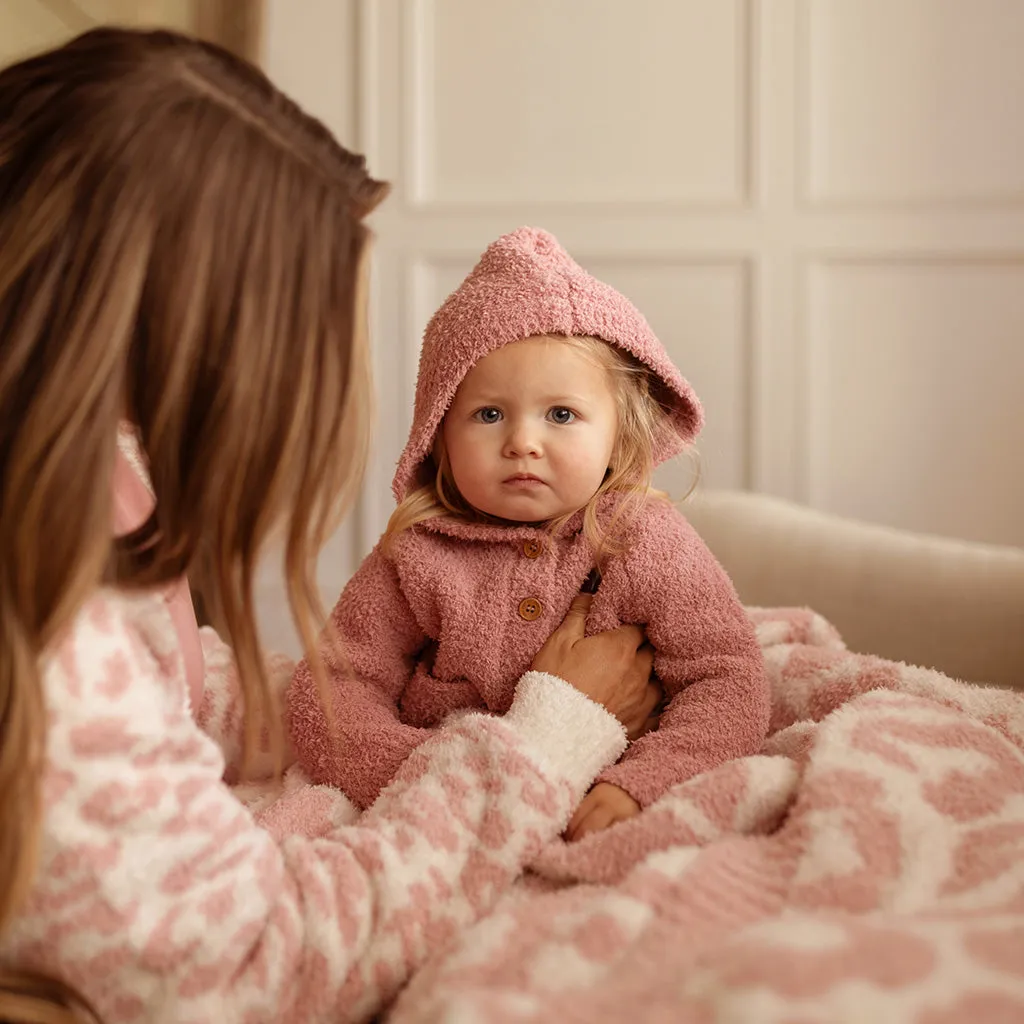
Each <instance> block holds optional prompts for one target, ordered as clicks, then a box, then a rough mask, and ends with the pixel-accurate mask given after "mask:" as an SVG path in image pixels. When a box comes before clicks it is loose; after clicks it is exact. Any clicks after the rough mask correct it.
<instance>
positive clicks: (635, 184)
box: [0, 0, 1024, 642]
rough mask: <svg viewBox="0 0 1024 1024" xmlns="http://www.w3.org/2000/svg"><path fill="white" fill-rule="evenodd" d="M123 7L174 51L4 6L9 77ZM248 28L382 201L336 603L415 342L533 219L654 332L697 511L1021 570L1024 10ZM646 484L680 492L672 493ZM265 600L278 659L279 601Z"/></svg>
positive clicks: (608, 13)
mask: <svg viewBox="0 0 1024 1024" xmlns="http://www.w3.org/2000/svg"><path fill="white" fill-rule="evenodd" d="M240 2H242V3H243V4H244V3H245V0H240ZM254 2H256V0H254ZM141 8H147V10H146V12H144V17H145V18H148V19H149V20H158V21H164V22H167V23H171V24H174V23H176V22H175V19H176V18H178V19H180V18H183V17H187V11H186V9H187V8H188V4H187V3H186V2H185V0H179V2H177V3H175V2H174V0H161V2H151V3H148V4H147V3H134V4H132V3H130V2H128V0H106V2H104V0H80V2H78V3H73V2H70V0H49V2H43V0H4V2H3V4H2V5H0V60H3V59H4V57H5V56H7V55H11V56H13V55H14V54H15V52H16V51H17V50H18V48H19V47H20V48H21V49H22V51H25V50H28V49H29V48H36V47H38V46H39V45H46V44H47V42H48V38H49V37H47V35H46V34H47V33H48V32H49V33H51V34H52V33H53V32H62V31H63V32H69V31H72V30H77V28H78V27H79V26H77V25H75V24H74V23H73V22H74V17H75V15H74V12H75V11H76V10H85V11H86V13H87V14H88V15H89V16H90V17H94V16H99V17H109V18H112V19H117V20H125V18H126V17H131V16H132V11H134V12H138V11H139V10H141ZM150 8H152V10H149V9H150ZM157 8H159V10H157ZM126 12H127V13H126ZM263 14H264V25H263V62H264V65H265V67H266V68H267V70H268V72H269V73H270V74H271V76H272V77H274V78H275V79H276V80H277V81H278V82H279V83H280V84H281V85H282V86H283V87H284V88H285V89H286V90H288V91H290V92H291V93H292V94H293V95H294V96H295V97H296V99H298V100H299V101H300V102H301V103H303V104H304V105H305V106H307V107H308V108H309V109H311V110H313V111H314V112H316V113H317V114H318V115H319V116H321V117H322V118H323V119H324V120H325V121H326V122H327V123H328V125H329V126H330V127H331V128H333V129H334V130H335V131H336V133H337V134H338V135H339V137H340V138H341V139H342V140H343V141H346V142H347V143H349V144H350V145H352V146H353V147H355V148H358V149H361V150H363V151H364V152H366V153H367V155H368V158H369V161H370V164H371V167H372V169H373V170H374V172H375V173H377V174H378V175H381V176H384V177H387V178H389V179H391V180H392V181H393V182H394V183H395V194H394V196H393V197H392V199H391V200H390V201H389V202H388V204H387V205H386V207H385V208H384V209H383V210H382V211H380V213H379V214H378V215H377V216H376V217H375V224H374V226H375V228H376V231H377V234H378V242H377V248H376V255H375V272H376V276H375V283H374V297H373V310H372V320H373V332H374V348H375V358H376V363H377V388H378V393H379V394H378V398H379V405H380V415H379V424H378V429H377V433H376V437H377V447H376V451H375V455H374V460H373V464H372V466H371V471H370V474H369V478H368V480H367V485H366V488H365V494H364V498H363V501H362V503H361V505H360V508H359V509H358V510H357V512H356V513H355V514H354V515H353V516H352V517H351V518H350V521H349V522H348V523H347V524H346V527H345V529H344V530H343V531H342V533H341V534H339V536H338V537H337V538H335V540H334V541H333V542H332V544H331V546H330V547H329V549H328V550H327V551H326V552H325V554H324V558H323V559H322V562H321V582H322V585H323V588H324V593H325V596H326V597H327V599H328V601H332V600H333V598H334V597H335V595H336V594H337V592H338V591H339V589H340V588H341V586H342V585H343V583H344V581H345V580H346V579H347V577H348V575H349V573H350V572H351V570H352V567H353V566H354V564H356V562H357V560H358V558H359V557H361V555H362V554H363V553H365V551H366V550H367V549H368V547H369V545H370V544H372V543H373V541H374V540H375V539H376V537H377V536H378V534H379V533H380V530H381V529H382V527H383V524H384V522H385V521H386V518H387V514H388V512H389V510H390V497H389V493H388V482H389V480H390V476H391V468H392V466H393V464H394V460H395V458H396V457H397V455H398V452H399V450H400V448H401V445H402V443H403V441H404V436H405V433H406V430H407V427H408V422H409V417H410V413H411V395H412V387H413V381H414V378H415V370H416V358H417V350H418V345H419V338H420V333H421V331H422V328H423V325H424V323H425V322H426V319H427V318H428V316H429V314H430V312H431V311H432V310H433V309H434V308H435V306H436V305H437V304H438V303H439V302H440V301H441V299H442V298H443V297H444V295H445V294H446V293H447V292H448V291H449V290H450V289H451V288H452V287H453V286H454V285H455V284H456V283H457V281H458V280H459V279H460V277H461V276H462V275H463V274H464V273H465V271H466V270H468V269H469V267H470V266H471V265H472V263H473V261H474V260H475V258H476V256H477V255H478V253H479V251H480V250H481V249H482V248H483V246H484V245H485V244H486V243H487V242H488V241H490V240H491V239H492V238H494V237H495V236H497V235H498V234H500V233H501V232H504V231H506V230H509V229H511V228H513V227H516V226H518V225H519V224H523V223H533V224H539V225H542V226H544V227H547V228H550V229H551V230H553V231H554V232H555V233H556V234H558V235H559V237H560V238H561V240H562V241H563V242H564V243H565V244H566V245H567V246H568V247H569V248H570V250H571V251H572V252H573V253H574V255H576V257H577V258H578V259H579V260H580V261H581V262H582V263H584V265H586V266H588V267H590V268H591V269H592V270H594V272H596V273H597V274H599V275H600V276H603V277H604V278H606V279H607V280H608V281H610V282H611V283H612V284H614V285H616V286H617V287H619V288H621V289H622V290H623V291H625V292H626V293H627V294H629V295H630V296H631V297H632V298H633V299H634V300H635V301H636V302H637V304H638V305H639V306H640V308H641V309H642V310H643V311H644V312H645V313H646V314H647V316H648V318H649V319H650V321H651V323H652V324H653V326H654V328H655V330H656V331H658V333H659V334H660V335H661V337H662V338H663V339H664V340H665V342H666V344H667V345H668V347H669V349H670V351H671V352H672V354H673V356H674V357H675V359H676V360H677V362H678V363H679V365H680V366H681V367H682V369H683V371H684V373H685V374H686V375H687V376H688V377H689V378H690V379H691V380H692V382H693V383H694V385H695V387H696V388H697V390H698V392H699V393H700V395H701V397H702V398H703V400H704V402H705V405H706V407H707V412H708V427H707V430H706V433H705V435H704V437H703V440H702V442H701V445H700V448H701V453H702V457H703V465H704V470H703V474H704V482H705V484H706V485H707V486H715V487H743V488H750V489H755V490H761V491H766V492H769V493H773V494H777V495H781V496H784V497H789V498H794V499H797V500H799V501H803V502H806V503H808V504H810V505H812V506H815V507H818V508H821V509H825V510H829V511H835V512H839V513H844V514H850V515H855V516H860V517H863V518H866V519H869V520H874V521H877V522H882V523H890V524H893V525H896V526H902V527H908V528H911V529H919V530H928V531H934V532H938V533H942V534H947V535H952V536H960V537H967V538H975V539H980V540H990V541H997V542H1003V543H1011V544H1024V474H1022V473H1021V471H1020V467H1021V459H1020V454H1019V452H1020V448H1021V443H1022V441H1024V403H1022V402H1021V400H1020V397H1019V396H1020V392H1021V387H1022V384H1024V118H1021V116H1020V113H1019V111H1020V108H1021V104H1022V101H1024V62H1022V61H1021V59H1020V54H1021V53H1022V52H1024V0H629V2H626V0H487V2H486V3H482V2H480V0H266V2H265V7H264V11H263ZM179 23H180V21H179ZM81 27H84V26H81ZM54 41H56V40H55V39H54ZM662 482H663V483H666V484H667V485H668V486H669V487H670V488H671V489H673V490H677V491H681V490H683V489H685V487H686V484H687V470H686V467H685V466H681V467H678V468H674V469H670V470H669V471H668V472H667V473H666V474H665V478H664V479H663V481H662ZM260 600H261V606H262V608H263V610H264V617H265V622H266V624H267V632H268V639H269V640H271V641H273V642H288V641H289V637H290V630H289V628H288V627H287V626H286V625H284V618H283V616H282V614H281V609H282V607H283V603H282V595H281V592H280V589H279V587H278V586H277V584H276V583H275V582H274V580H273V576H272V574H270V573H268V574H266V575H265V576H264V578H263V581H262V583H261V596H260Z"/></svg>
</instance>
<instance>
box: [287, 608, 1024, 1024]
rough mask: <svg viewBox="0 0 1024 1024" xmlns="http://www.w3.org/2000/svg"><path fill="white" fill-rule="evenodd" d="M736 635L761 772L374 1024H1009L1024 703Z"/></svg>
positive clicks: (1020, 967)
mask: <svg viewBox="0 0 1024 1024" xmlns="http://www.w3.org/2000/svg"><path fill="white" fill-rule="evenodd" d="M751 616H752V618H753V619H754V622H755V625H756V627H757V632H758V636H759V639H760V642H761V644H762V647H763V649H764V653H765V659H766V662H767V671H768V674H769V677H770V680H771V686H772V721H771V730H770V734H769V737H768V740H767V742H766V743H765V745H764V748H763V749H762V751H761V752H760V753H759V754H758V755H756V756H753V757H747V758H742V759H738V760H733V761H730V762H727V763H726V764H724V765H722V766H720V767H718V768H715V769H713V770H711V771H708V772H706V773H704V774H702V775H700V776H697V777H696V778H693V779H691V780H689V781H688V782H685V783H683V784H681V785H679V786H676V787H675V788H673V789H672V790H670V791H669V792H668V793H667V794H666V795H665V796H663V797H662V798H661V799H659V800H658V801H657V802H655V803H654V804H652V805H651V806H650V807H649V808H648V809H646V810H645V811H644V812H643V813H642V814H641V815H640V816H638V817H637V818H635V819H632V820H630V821H628V822H625V823H623V824H620V825H618V826H616V827H614V828H612V829H610V830H608V831H607V832H604V833H599V834H596V835H593V836H590V837H587V838H586V839H584V840H582V841H581V842H579V843H576V844H566V843H564V842H562V841H557V842H555V843H553V844H551V845H550V846H549V847H548V848H547V849H546V850H545V851H544V852H543V853H542V855H541V856H540V858H539V859H538V860H537V861H536V862H535V863H534V864H533V865H532V870H531V871H530V872H529V873H528V874H527V876H526V878H525V879H524V880H523V881H522V882H521V883H520V884H519V885H518V886H517V887H516V888H515V889H514V890H513V891H512V892H511V893H509V894H508V895H507V896H506V897H504V899H503V900H502V902H501V903H499V905H498V906H497V908H496V909H495V910H494V911H493V912H492V913H491V914H490V915H489V916H488V917H487V918H485V919H484V920H483V921H482V922H480V923H479V924H477V925H476V926H475V927H473V928H471V929H469V930H468V931H467V932H464V933H463V934H462V935H461V937H460V938H459V939H458V940H457V942H456V943H455V945H454V946H453V947H451V948H448V949H447V950H444V951H441V952H440V953H439V955H438V956H437V957H435V958H434V960H433V961H432V962H431V963H429V964H428V965H427V966H426V967H425V968H424V969H423V970H421V971H420V973H419V974H418V975H417V976H416V977H415V978H414V979H413V981H412V982H411V983H410V985H409V986H408V987H407V988H406V990H405V991H404V993H403V994H402V995H401V996H400V998H399V999H398V1001H397V1003H396V1005H395V1006H394V1007H393V1008H392V1012H391V1013H390V1014H389V1015H388V1017H387V1019H388V1021H389V1022H390V1024H413V1022H417V1024H420V1022H428V1021H429V1022H438V1021H452V1022H459V1024H470V1022H474V1024H475V1022H488V1024H504V1022H512V1021H515V1022H521V1021H566V1022H573V1021H579V1022H588V1024H602V1022H613V1021H615V1022H619V1021H630V1020H633V1021H649V1022H669V1021H671V1022H674V1024H689V1022H693V1024H698V1022H699V1024H705V1022H712V1021H715V1022H719V1021H723V1022H724V1021H728V1022H741V1021H742V1022H746V1021H751V1022H758V1024H809V1022H830V1024H832V1022H845V1021H856V1022H861V1021H871V1022H873V1024H878V1022H889V1021H907V1022H911V1021H912V1022H915V1024H952V1022H959V1021H970V1022H971V1024H1011V1022H1021V1021H1024V695H1022V694H1020V693H1014V692H1011V691H1007V690H999V689H990V688H982V687H977V686H970V685H967V684H963V683H960V682H957V681H955V680H952V679H950V678H948V677H946V676H943V675H942V674H940V673H938V672H934V671H929V670H926V669H921V668H913V667H909V666H906V665H902V664H897V663H894V662H889V661H884V660H882V659H880V658H875V657H871V656H867V655H862V654H855V653H852V652H850V651H848V650H847V649H846V648H845V646H844V645H843V643H842V641H841V639H840V637H839V636H838V634H837V633H836V632H835V630H834V629H833V628H832V627H831V626H830V625H829V624H828V623H827V622H825V621H824V620H823V619H822V618H820V617H819V616H817V615H815V614H813V613H811V612H808V611H804V610H793V609H774V610H761V609H751ZM318 788H319V787H310V788H309V789H310V792H309V793H308V797H309V798H312V791H313V790H316V789H318ZM304 802H305V801H304V800H303V801H300V803H304ZM273 824H275V823H271V822H268V825H271V827H273ZM276 824H277V827H279V828H288V827H293V826H294V824H295V822H294V821H292V822H289V823H288V824H286V823H285V822H283V821H281V822H277V823H276Z"/></svg>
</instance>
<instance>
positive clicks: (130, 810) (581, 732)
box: [3, 592, 624, 1024]
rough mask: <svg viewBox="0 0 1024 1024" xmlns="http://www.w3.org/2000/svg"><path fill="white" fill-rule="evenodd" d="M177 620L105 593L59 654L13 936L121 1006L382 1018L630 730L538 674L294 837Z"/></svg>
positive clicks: (549, 830) (28, 952)
mask: <svg viewBox="0 0 1024 1024" xmlns="http://www.w3.org/2000/svg"><path fill="white" fill-rule="evenodd" d="M172 632H173V631H172V628H171V626H170V623H169V620H166V610H165V608H164V606H163V603H162V599H161V598H159V597H135V598H131V599H128V598H124V597H121V596H119V595H116V594H113V593H110V592H106V593H102V594H100V595H97V596H96V597H95V598H94V599H93V600H92V601H91V602H90V603H89V605H88V606H87V607H86V609H84V610H83V612H82V613H81V615H80V616H79V618H78V620H77V622H76V624H75V627H74V629H73V630H72V632H71V633H70V634H69V635H68V636H67V637H66V639H65V640H64V642H63V644H62V646H61V648H60V649H59V650H58V651H57V652H55V654H54V656H53V657H52V658H50V659H49V661H48V663H47V665H46V674H45V678H46V694H47V700H48V704H49V713H50V716H51V717H50V725H49V733H48V756H49V768H48V772H47V776H46V780H45V799H44V807H45V818H44V824H43V828H44V835H43V846H42V849H43V851H44V857H43V863H42V864H41V867H40V872H39V875H38V881H37V884H36V887H35V890H34V892H33V894H32V897H31V900H30V902H29V905H28V906H27V907H26V908H25V909H24V911H23V913H22V916H21V918H20V919H19V921H18V922H16V926H15V928H14V929H13V931H12V932H11V936H10V941H9V942H7V943H5V946H6V948H5V949H4V950H3V955H4V959H5V960H7V962H14V963H18V964H23V965H25V966H35V967H39V968H43V969H47V970H50V971H51V972H53V973H55V974H57V975H60V976H62V977H64V978H66V979H67V980H69V981H70V982H72V983H73V984H74V985H76V986H77V987H79V988H80V990H81V991H82V992H83V993H84V995H86V996H87V997H88V998H89V999H90V1000H91V1001H92V1002H93V1004H94V1005H95V1006H96V1008H97V1009H98V1010H99V1012H100V1013H101V1015H102V1016H103V1019H104V1020H105V1021H107V1022H108V1024H116V1022H119V1021H140V1022H141V1021H148V1020H153V1019H157V1018H160V1019H174V1020H243V1019H244V1020H247V1021H260V1020H267V1021H277V1020H289V1021H295V1022H304V1021H321V1020H323V1021H327V1020H331V1021H336V1020H356V1019H365V1018H366V1017H367V1016H368V1015H370V1014H371V1013H372V1012H374V1011H375V1009H376V1008H378V1007H379V1006H381V1005H382V1004H383V1003H385V1002H386V1001H387V1000H388V999H389V998H390V997H391V996H393V994H394V993H395V992H396V991H397V989H398V988H399V986H401V985H402V984H403V983H404V981H405V980H406V979H407V978H408V976H409V975H410V973H411V972H412V971H413V970H414V969H415V968H416V967H417V965H418V964H419V963H420V962H421V961H422V960H423V959H424V957H425V956H426V955H427V954H428V952H429V951H430V950H431V949H433V948H436V947H437V945H438V944H439V943H441V942H443V941H445V939H446V938H447V937H448V936H450V935H451V934H452V933H453V932H454V931H455V930H456V929H458V928H460V927H462V926H463V925H465V924H466V923H468V922H470V921H472V920H475V919H476V918H478V917H479V916H481V915H482V914H484V913H485V912H486V911H487V910H488V908H489V907H490V906H491V905H492V904H493V902H494V901H495V900H496V899H497V897H498V896H499V895H500V893H501V892H502V891H503V890H504V889H505V888H506V887H507V886H508V885H509V884H510V882H511V881H512V879H513V878H514V877H515V876H516V875H517V874H518V872H519V870H520V866H521V865H522V864H523V863H524V862H525V861H526V860H527V859H528V858H529V857H530V856H531V855H532V854H533V852H534V851H535V850H536V849H537V848H538V846H539V845H540V844H541V843H542V842H544V841H545V840H547V839H549V838H551V837H552V836H554V835H555V834H556V833H557V832H558V830H559V829H560V828H561V827H562V826H563V825H564V824H565V821H566V820H567V818H568V815H569V811H570V809H571V807H572V806H573V804H574V802H575V801H576V800H577V799H578V798H579V796H580V795H581V793H582V792H583V790H584V789H585V787H586V786H587V785H588V784H589V782H590V781H591V780H592V778H593V776H594V775H596V773H597V772H598V771H599V770H600V768H601V767H602V766H603V765H604V764H607V763H608V762H610V761H611V760H613V759H614V758H615V757H616V756H617V754H618V753H619V752H621V750H622V747H623V745H624V737H623V731H622V728H621V726H620V725H619V724H618V723H617V722H616V721H615V719H614V718H612V717H611V716H610V715H609V714H607V713H606V712H605V711H604V710H602V709H601V708H600V707H599V706H598V705H596V704H595V703H593V702H592V701H590V700H589V699H588V698H586V697H584V696H583V695H582V694H581V693H579V692H577V691H576V690H574V689H573V688H572V687H571V686H569V685H568V684H567V683H564V682H562V681H561V680H559V679H555V678H553V677H551V676H548V675H544V674H542V673H536V672H534V673H528V674H527V676H525V677H524V679H523V680H522V681H521V682H520V685H519V689H518V691H517V696H516V699H515V702H514V703H513V706H512V709H511V710H510V711H509V713H508V714H507V715H506V716H505V717H504V718H503V719H496V718H492V717H489V716H481V715H468V716H466V717H465V718H463V719H461V720H460V721H459V722H458V723H455V724H453V725H452V726H449V727H447V728H444V729H441V730H439V731H438V733H437V735H436V736H434V737H433V738H432V739H431V740H429V741H428V742H427V743H426V744H424V745H423V746H422V747H421V748H420V749H419V750H417V751H416V752H414V753H413V755H412V756H411V757H410V758H409V759H408V760H407V762H406V763H405V765H404V766H403V767H402V768H401V769H400V771H399V773H398V776H397V778H396V780H395V782H394V783H393V785H392V786H390V787H389V788H388V789H387V790H386V791H385V792H384V793H383V794H382V796H381V798H380V800H378V802H377V803H376V805H375V806H374V807H373V809H372V810H371V811H370V812H369V813H368V814H367V815H365V816H364V818H363V819H362V821H361V822H360V825H359V826H358V827H350V828H342V829H338V830H337V831H336V832H335V833H334V834H333V835H330V836H327V837H325V838H322V839H315V840H308V839H304V838H300V837H291V838H288V839H286V840H284V841H283V842H280V843H278V842H277V841H275V840H274V839H273V838H272V837H271V836H270V835H269V834H268V833H267V832H265V831H263V830H262V829H260V828H258V827H257V826H255V825H254V824H253V821H252V819H251V817H250V816H249V814H248V813H247V812H246V811H245V809H244V808H243V807H242V806H241V805H240V804H239V803H238V801H237V800H236V799H234V798H233V797H232V795H231V793H230V791H229V790H228V789H227V787H226V786H225V785H224V784H223V783H222V781H221V776H222V773H223V767H224V763H223V759H222V757H221V754H220V751H219V750H218V748H217V747H216V745H215V744H214V743H213V742H212V741H211V740H210V739H209V738H208V737H206V736H205V735H204V734H203V733H202V732H201V730H200V729H199V728H198V727H197V726H196V725H195V724H194V723H193V721H192V719H191V716H190V715H189V713H188V711H187V708H186V702H185V696H184V687H183V685H182V684H181V682H180V680H179V679H177V678H176V677H175V678H168V676H167V675H166V674H165V673H166V672H167V668H166V666H167V664H168V661H167V658H166V654H167V651H168V649H169V647H170V645H171V644H172V643H173V638H172V636H171V634H172ZM566 721H571V722H573V724H574V728H573V729H572V730H571V731H567V730H566V728H565V722H566ZM339 799H340V796H339Z"/></svg>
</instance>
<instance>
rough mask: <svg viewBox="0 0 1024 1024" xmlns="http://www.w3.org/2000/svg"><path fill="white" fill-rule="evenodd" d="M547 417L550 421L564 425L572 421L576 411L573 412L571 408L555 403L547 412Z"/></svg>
mask: <svg viewBox="0 0 1024 1024" xmlns="http://www.w3.org/2000/svg"><path fill="white" fill-rule="evenodd" d="M548 419H550V420H551V422H552V423H557V424H559V425H560V426H565V425H566V424H567V423H572V421H573V420H574V419H576V413H574V412H573V411H572V409H566V407H565V406H564V405H556V406H555V407H554V408H553V409H551V410H550V411H549V412H548Z"/></svg>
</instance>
